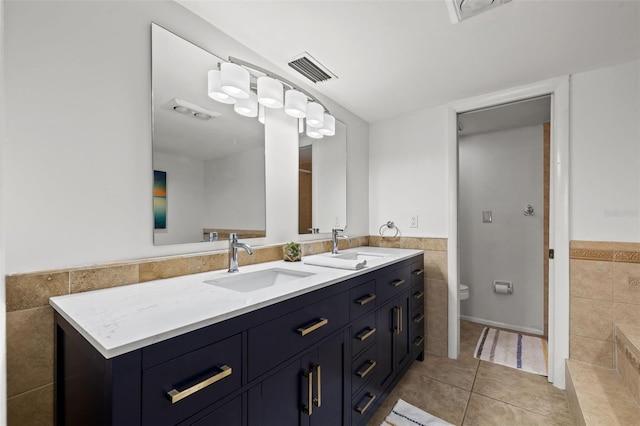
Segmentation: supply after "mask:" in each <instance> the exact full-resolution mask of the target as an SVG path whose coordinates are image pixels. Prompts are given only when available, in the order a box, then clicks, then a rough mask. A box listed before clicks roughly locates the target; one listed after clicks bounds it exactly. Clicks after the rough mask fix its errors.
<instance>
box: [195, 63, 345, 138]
mask: <svg viewBox="0 0 640 426" xmlns="http://www.w3.org/2000/svg"><path fill="white" fill-rule="evenodd" d="M218 67H219V70H215V69H214V70H211V71H209V74H208V94H209V96H210V97H211V98H212V99H214V100H216V101H218V102H223V103H233V102H235V105H234V107H233V108H234V110H235V111H236V112H237V113H238V114H241V115H244V116H247V117H256V116H257V117H258V121H260V123H262V124H265V110H264V107H267V108H282V106H283V105H284V112H285V113H286V114H287V115H289V116H291V117H294V118H298V119H299V120H298V131H299V132H300V133H302V132H303V131H304V127H305V126H304V122H303V120H302V119H304V118H305V117H306V118H307V120H306V124H307V126H306V127H307V134H308V135H309V136H310V137H313V138H321V137H322V136H333V135H334V134H335V118H334V117H333V116H332V115H331V114H329V112H328V111H327V109H326V108H325V107H324V105H322V103H321V102H320V101H318V100H317V99H316V98H315V97H313V96H312V95H310V94H309V93H307V92H306V91H304V90H303V89H300V88H298V87H296V86H295V85H294V84H293V83H291V82H290V81H288V80H285V79H284V78H282V77H280V76H278V75H276V74H274V73H272V72H271V71H267V70H265V69H263V68H260V67H258V66H256V65H253V64H250V63H248V62H245V61H242V60H240V59H237V58H232V57H230V58H229V62H223V63H222V64H218ZM252 81H255V84H253V86H252V83H251V82H252ZM285 86H287V87H286V90H285ZM283 91H284V102H283V100H282V94H283ZM225 96H226V97H225ZM258 105H259V106H260V107H258ZM307 110H309V112H307ZM307 114H309V116H307ZM201 118H203V117H201ZM325 121H326V123H327V124H325ZM309 128H313V130H309Z"/></svg>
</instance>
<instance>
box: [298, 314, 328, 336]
mask: <svg viewBox="0 0 640 426" xmlns="http://www.w3.org/2000/svg"><path fill="white" fill-rule="evenodd" d="M327 324H329V320H328V319H326V318H320V319H319V320H318V321H316V322H314V323H313V324H309V325H307V326H305V327H300V328H299V329H298V333H300V335H301V336H306V335H307V334H309V333H311V332H312V331H316V330H317V329H319V328H320V327H324V326H325V325H327Z"/></svg>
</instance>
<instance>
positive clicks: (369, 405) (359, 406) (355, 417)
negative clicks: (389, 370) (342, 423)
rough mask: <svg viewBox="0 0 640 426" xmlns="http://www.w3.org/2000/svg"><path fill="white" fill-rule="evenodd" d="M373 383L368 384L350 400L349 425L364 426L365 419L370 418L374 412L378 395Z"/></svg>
mask: <svg viewBox="0 0 640 426" xmlns="http://www.w3.org/2000/svg"><path fill="white" fill-rule="evenodd" d="M374 383H375V381H371V382H369V384H368V385H366V386H365V387H364V388H363V389H362V390H361V391H360V392H358V393H357V394H356V396H354V397H353V399H352V400H351V425H353V426H355V425H364V424H365V419H369V418H371V415H372V414H373V413H374V412H375V411H376V408H377V407H378V399H379V398H380V395H379V393H378V391H377V390H376V387H375V385H374Z"/></svg>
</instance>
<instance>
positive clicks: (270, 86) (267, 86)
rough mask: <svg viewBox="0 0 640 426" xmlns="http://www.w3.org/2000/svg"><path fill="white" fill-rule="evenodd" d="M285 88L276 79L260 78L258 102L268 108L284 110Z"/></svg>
mask: <svg viewBox="0 0 640 426" xmlns="http://www.w3.org/2000/svg"><path fill="white" fill-rule="evenodd" d="M282 91H283V86H282V83H280V82H279V81H278V80H276V79H275V78H271V77H267V76H262V77H258V102H260V104H261V105H264V106H265V107H267V108H282Z"/></svg>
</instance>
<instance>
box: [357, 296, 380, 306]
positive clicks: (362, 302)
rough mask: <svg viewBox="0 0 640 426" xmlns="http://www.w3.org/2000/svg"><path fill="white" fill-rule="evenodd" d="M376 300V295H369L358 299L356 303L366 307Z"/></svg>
mask: <svg viewBox="0 0 640 426" xmlns="http://www.w3.org/2000/svg"><path fill="white" fill-rule="evenodd" d="M374 300H376V295H375V294H369V295H367V296H363V297H361V298H360V299H357V300H356V301H355V303H357V304H358V305H360V306H362V305H366V304H367V303H369V302H373V301H374Z"/></svg>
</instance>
